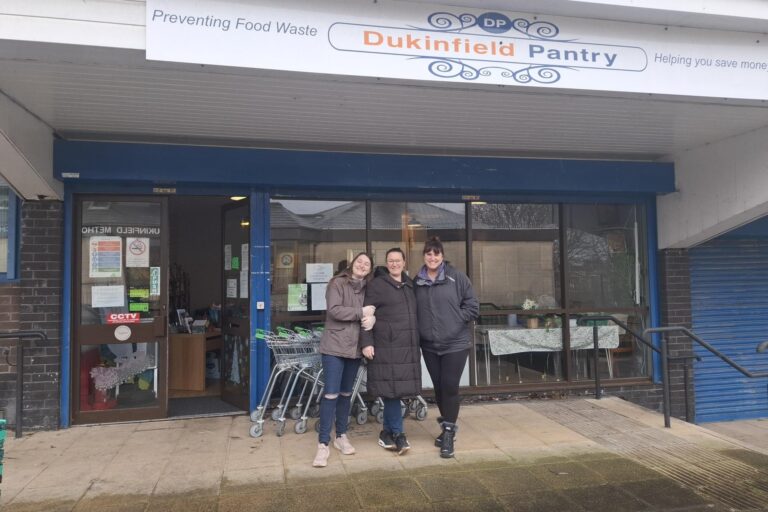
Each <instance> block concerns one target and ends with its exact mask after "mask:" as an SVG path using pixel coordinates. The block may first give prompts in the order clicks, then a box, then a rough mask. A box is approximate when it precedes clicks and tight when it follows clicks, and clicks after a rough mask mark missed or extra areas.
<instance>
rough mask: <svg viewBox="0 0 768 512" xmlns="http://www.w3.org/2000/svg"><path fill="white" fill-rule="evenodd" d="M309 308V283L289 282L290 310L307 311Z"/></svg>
mask: <svg viewBox="0 0 768 512" xmlns="http://www.w3.org/2000/svg"><path fill="white" fill-rule="evenodd" d="M306 310H307V285H306V284H304V283H301V284H289V285H288V311H306Z"/></svg>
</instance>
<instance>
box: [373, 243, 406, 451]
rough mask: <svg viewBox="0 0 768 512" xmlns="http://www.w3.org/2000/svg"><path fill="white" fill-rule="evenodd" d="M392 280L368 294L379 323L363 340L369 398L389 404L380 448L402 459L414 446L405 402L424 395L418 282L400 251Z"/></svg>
mask: <svg viewBox="0 0 768 512" xmlns="http://www.w3.org/2000/svg"><path fill="white" fill-rule="evenodd" d="M386 258H387V270H388V271H389V273H388V274H384V275H381V276H379V277H377V278H375V279H374V280H373V281H371V282H370V283H369V284H368V287H367V288H366V291H365V304H366V305H371V306H374V307H375V308H376V323H375V325H374V326H373V329H372V330H371V331H364V332H363V334H362V337H361V340H362V346H363V355H364V356H365V357H366V358H367V359H369V360H370V362H369V363H368V383H367V387H368V392H369V393H370V394H371V395H373V396H379V397H381V398H382V400H383V401H384V430H382V431H381V434H379V445H381V446H382V447H384V448H386V449H388V450H392V449H395V450H397V452H398V454H399V455H402V454H403V453H405V452H406V451H408V449H410V447H411V446H410V445H409V444H408V440H407V439H406V437H405V432H403V416H402V414H401V412H400V399H401V398H405V397H412V396H416V395H418V394H419V393H421V352H420V351H419V326H418V323H417V321H416V297H415V296H414V294H413V282H412V281H411V280H410V279H409V278H408V276H407V275H405V273H403V269H404V268H405V255H404V254H403V251H401V250H400V249H397V248H395V249H390V250H389V251H387V256H386Z"/></svg>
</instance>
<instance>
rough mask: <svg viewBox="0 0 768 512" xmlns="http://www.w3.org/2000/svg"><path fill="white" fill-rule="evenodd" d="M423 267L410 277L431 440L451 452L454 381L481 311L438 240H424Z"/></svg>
mask: <svg viewBox="0 0 768 512" xmlns="http://www.w3.org/2000/svg"><path fill="white" fill-rule="evenodd" d="M423 253H424V266H423V267H421V270H420V271H419V273H418V275H417V276H416V279H414V283H415V285H416V286H415V288H414V291H415V292H416V306H417V311H418V320H419V337H420V338H421V353H422V355H423V356H424V363H425V364H426V366H427V371H428V372H429V376H430V377H432V384H433V386H434V389H435V401H436V402H437V407H438V409H439V410H440V417H439V418H438V419H437V421H438V422H439V423H440V426H441V427H442V433H441V434H440V436H438V438H437V439H435V445H436V446H438V447H440V456H441V457H443V458H450V457H453V441H454V436H455V434H456V420H457V419H458V417H459V381H460V380H461V374H462V373H463V371H464V366H465V365H466V364H467V357H468V356H469V350H470V347H471V346H472V337H471V335H470V332H469V325H470V322H471V321H472V320H474V319H475V318H476V317H477V315H478V314H479V312H480V304H479V303H478V301H477V298H476V297H475V292H474V290H472V283H471V282H470V281H469V278H468V277H467V276H466V275H465V274H464V273H462V272H459V271H458V270H456V269H455V268H453V267H452V266H450V265H448V264H447V263H445V262H444V261H443V257H444V252H443V244H442V242H440V239H439V238H437V237H432V238H430V239H429V240H427V242H426V243H425V244H424V251H423Z"/></svg>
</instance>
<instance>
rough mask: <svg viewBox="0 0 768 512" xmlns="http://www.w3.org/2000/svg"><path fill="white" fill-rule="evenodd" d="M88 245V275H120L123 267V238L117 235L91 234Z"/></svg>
mask: <svg viewBox="0 0 768 512" xmlns="http://www.w3.org/2000/svg"><path fill="white" fill-rule="evenodd" d="M88 245H89V251H88V256H89V262H88V263H89V265H88V267H89V272H88V277H120V275H121V274H122V269H123V239H122V238H121V237H119V236H92V237H91V238H90V239H89V241H88Z"/></svg>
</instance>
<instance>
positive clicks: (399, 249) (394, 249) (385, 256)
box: [384, 247, 405, 261]
mask: <svg viewBox="0 0 768 512" xmlns="http://www.w3.org/2000/svg"><path fill="white" fill-rule="evenodd" d="M393 252H399V253H400V256H402V257H403V261H405V253H404V252H403V250H402V249H401V248H399V247H393V248H391V249H390V250H388V251H387V254H385V255H384V260H385V261H386V259H387V258H389V255H390V254H391V253H393Z"/></svg>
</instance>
